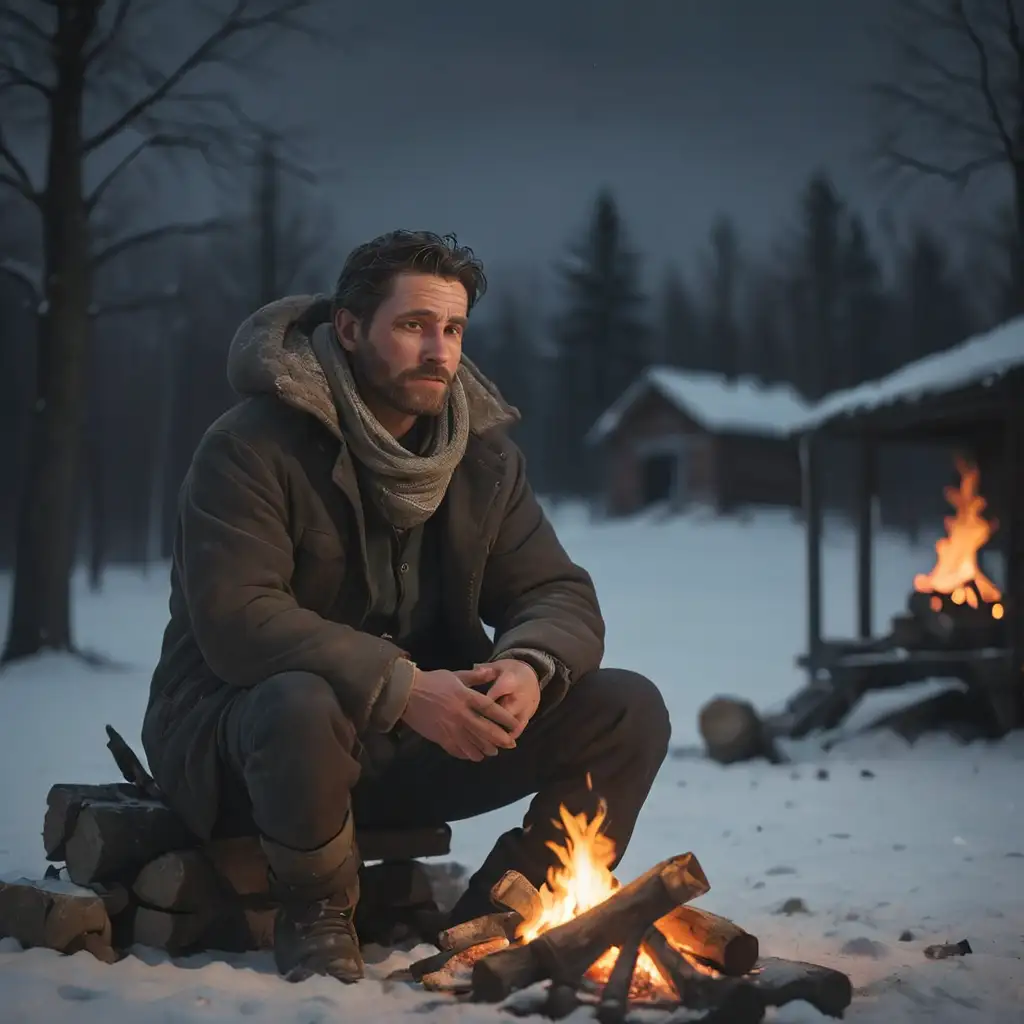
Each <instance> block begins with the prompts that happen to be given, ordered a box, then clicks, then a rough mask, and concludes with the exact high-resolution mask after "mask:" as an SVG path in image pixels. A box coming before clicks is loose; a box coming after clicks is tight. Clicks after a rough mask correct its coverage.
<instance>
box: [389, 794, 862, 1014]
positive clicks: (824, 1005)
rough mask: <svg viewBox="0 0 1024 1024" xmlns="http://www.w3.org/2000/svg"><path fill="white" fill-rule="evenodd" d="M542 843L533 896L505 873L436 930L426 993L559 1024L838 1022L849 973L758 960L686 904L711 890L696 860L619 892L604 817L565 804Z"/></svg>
mask: <svg viewBox="0 0 1024 1024" xmlns="http://www.w3.org/2000/svg"><path fill="white" fill-rule="evenodd" d="M560 812H561V820H560V821H559V822H557V823H556V824H557V826H558V827H559V828H560V829H561V831H562V833H563V834H564V836H565V839H564V843H563V844H562V845H559V844H557V843H552V844H550V846H551V849H552V851H553V852H554V853H555V854H556V856H557V857H558V864H557V865H556V866H555V867H553V868H552V869H551V871H549V873H548V878H547V881H546V883H545V884H544V886H542V887H541V889H539V890H538V889H536V888H535V887H534V886H533V885H531V884H530V882H529V881H528V880H527V879H526V878H524V877H523V876H522V875H520V874H519V873H518V872H514V871H512V872H508V873H507V874H506V875H505V876H504V877H503V878H502V879H501V880H500V881H499V882H498V884H497V885H496V886H495V887H494V889H493V890H492V892H491V896H492V900H493V902H494V903H495V906H496V908H500V909H496V910H495V912H494V913H492V914H488V915H486V916H485V917H480V918H476V919H474V920H472V921H468V922H466V923H464V924H460V925H457V926H455V927H453V928H451V929H449V930H448V931H446V932H442V933H441V935H440V936H439V939H438V944H439V946H440V949H441V952H439V953H437V954H435V955H434V956H431V957H428V958H427V959H425V960H421V961H419V962H418V963H416V964H413V965H412V967H411V968H410V969H409V974H410V976H411V978H412V979H413V980H414V981H417V982H419V983H421V984H422V985H423V986H424V987H425V988H427V989H430V990H433V991H438V992H445V993H448V994H454V995H457V996H461V997H465V998H469V999H472V1000H474V1001H478V1002H488V1003H503V1007H504V1009H506V1010H508V1012H510V1013H513V1014H519V1015H526V1014H532V1013H543V1014H545V1015H546V1016H548V1017H550V1018H552V1019H560V1018H562V1017H564V1016H567V1015H568V1014H569V1013H571V1012H572V1011H573V1010H574V1009H575V1008H576V1007H577V1006H580V1005H581V1004H586V1003H589V1004H591V1005H595V1006H596V1008H597V1015H598V1019H599V1020H600V1021H601V1024H618V1022H621V1021H622V1020H624V1019H625V1016H626V1014H627V1013H629V1012H630V1010H631V1009H633V1008H636V1007H645V1008H650V1009H665V1010H674V1009H675V1008H677V1007H680V1006H682V1007H685V1008H687V1009H688V1010H694V1011H704V1014H703V1016H702V1017H701V1018H700V1019H702V1020H706V1021H708V1022H710V1021H719V1020H720V1021H730V1022H732V1024H748V1022H757V1021H760V1020H762V1019H763V1017H764V1014H765V1010H766V1008H767V1007H768V1006H778V1005H782V1004H783V1003H786V1002H790V1001H793V1000H797V999H801V1000H806V1001H808V1002H810V1003H812V1004H813V1005H815V1006H816V1007H817V1008H818V1009H819V1010H820V1011H821V1012H823V1013H826V1014H829V1015H831V1016H836V1017H838V1016H842V1013H843V1011H844V1010H845V1009H846V1007H847V1006H848V1005H849V1003H850V1000H851V998H852V988H851V985H850V981H849V979H848V978H847V977H846V975H844V974H842V973H840V972H838V971H834V970H831V969H829V968H826V967H820V966H817V965H814V964H805V963H798V962H795V961H787V960H780V959H773V958H768V959H762V958H759V952H760V951H759V945H758V941H757V939H756V938H755V937H754V936H753V935H750V934H748V933H747V932H746V931H744V930H743V929H742V928H740V927H739V926H738V925H736V924H734V923H733V922H732V921H729V920H727V919H725V918H723V917H719V916H717V915H715V914H712V913H710V912H708V911H705V910H700V909H697V908H694V907H690V906H687V904H688V903H689V902H690V901H691V900H693V899H696V898H698V897H700V896H702V895H704V894H705V893H707V892H708V890H709V889H710V885H709V883H708V880H707V878H706V876H705V874H704V871H703V869H702V868H701V866H700V864H699V863H698V861H697V858H696V857H695V856H694V855H693V854H692V853H686V854H682V855H680V856H676V857H671V858H669V859H667V860H664V861H662V862H661V863H659V864H656V865H655V866H654V867H652V868H651V869H649V870H648V871H646V872H645V873H644V874H642V875H641V876H640V877H639V878H637V879H636V880H635V881H633V882H630V883H629V884H628V885H625V886H621V885H619V883H618V882H617V881H616V879H615V877H614V876H613V874H612V872H611V868H610V865H611V864H612V863H613V862H614V859H615V849H614V846H613V844H612V842H611V840H610V839H609V838H608V837H607V836H605V835H604V834H603V832H602V831H601V828H602V825H603V823H604V820H605V815H606V808H605V806H604V804H603V803H602V804H601V806H600V807H599V810H598V813H597V814H596V816H595V817H594V818H593V819H590V820H588V819H587V817H586V816H585V815H572V814H570V813H569V812H568V811H567V810H566V809H565V808H564V807H563V808H561V809H560Z"/></svg>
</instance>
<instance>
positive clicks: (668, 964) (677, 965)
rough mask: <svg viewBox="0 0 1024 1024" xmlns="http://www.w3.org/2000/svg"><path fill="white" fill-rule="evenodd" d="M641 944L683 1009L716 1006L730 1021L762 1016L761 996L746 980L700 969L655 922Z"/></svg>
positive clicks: (754, 1019) (740, 1023) (736, 1023)
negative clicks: (669, 984) (720, 976)
mask: <svg viewBox="0 0 1024 1024" xmlns="http://www.w3.org/2000/svg"><path fill="white" fill-rule="evenodd" d="M643 946H644V949H645V951H646V952H647V954H648V955H649V956H650V957H651V959H652V960H653V961H654V962H655V963H656V964H657V966H658V970H659V971H660V972H661V973H662V975H663V976H664V977H666V978H667V979H668V980H669V981H670V982H671V983H672V987H673V988H674V989H675V990H676V994H677V995H678V997H679V1002H680V1003H681V1004H682V1005H683V1006H685V1007H686V1008H687V1009H690V1010H711V1009H715V1010H719V1011H720V1012H721V1014H722V1017H723V1019H725V1020H728V1021H730V1022H733V1024H747V1022H748V1021H750V1022H754V1024H756V1022H757V1021H760V1020H761V1019H762V1018H763V1017H764V1010H765V1002H764V999H763V998H762V997H761V995H760V993H758V991H757V990H756V989H755V988H754V987H753V986H752V985H751V984H750V983H749V982H748V981H746V980H745V979H739V978H719V977H715V976H714V975H711V974H703V973H701V972H700V971H698V970H697V968H696V967H694V966H693V965H692V964H691V963H690V962H689V961H688V960H687V959H686V957H685V956H683V954H682V953H680V952H679V951H678V950H677V949H676V948H675V947H674V946H673V945H672V944H671V943H670V942H669V941H668V939H667V938H665V936H664V935H663V934H662V933H661V931H660V930H659V929H658V927H657V926H655V927H652V928H651V929H650V930H649V931H648V932H647V934H646V935H645V936H644V940H643Z"/></svg>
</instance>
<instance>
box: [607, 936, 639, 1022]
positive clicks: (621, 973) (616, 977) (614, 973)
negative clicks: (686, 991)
mask: <svg viewBox="0 0 1024 1024" xmlns="http://www.w3.org/2000/svg"><path fill="white" fill-rule="evenodd" d="M646 930H647V929H646V928H638V929H637V930H636V931H635V932H634V933H633V934H632V935H631V936H630V937H629V938H628V939H627V940H626V941H625V942H624V943H623V944H622V947H621V948H620V949H619V955H618V956H617V957H616V958H615V966H614V967H613V968H612V970H611V974H609V975H608V980H607V982H605V986H604V991H603V992H602V993H601V1001H600V1003H598V1006H597V1019H598V1020H599V1021H600V1022H601V1024H621V1022H622V1021H624V1020H625V1019H626V1014H627V1013H628V1012H629V990H630V987H631V986H632V984H633V972H634V971H635V970H636V961H637V957H639V956H640V946H641V944H642V943H643V939H644V932H645V931H646Z"/></svg>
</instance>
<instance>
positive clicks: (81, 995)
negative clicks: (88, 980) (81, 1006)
mask: <svg viewBox="0 0 1024 1024" xmlns="http://www.w3.org/2000/svg"><path fill="white" fill-rule="evenodd" d="M57 995H59V996H60V997H61V999H66V1000H67V1001H68V1002H70V1003H88V1002H91V1001H92V1000H93V999H102V998H103V995H104V993H102V992H100V991H99V989H95V988H84V987H83V986H81V985H58V986H57Z"/></svg>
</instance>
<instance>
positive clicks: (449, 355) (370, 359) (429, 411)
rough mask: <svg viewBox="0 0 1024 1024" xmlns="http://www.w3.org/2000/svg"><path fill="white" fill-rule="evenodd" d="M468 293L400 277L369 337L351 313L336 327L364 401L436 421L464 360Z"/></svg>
mask: <svg viewBox="0 0 1024 1024" xmlns="http://www.w3.org/2000/svg"><path fill="white" fill-rule="evenodd" d="M468 305H469V301H468V296H467V295H466V289H465V288H464V287H463V285H462V284H461V283H460V282H458V281H449V280H446V279H445V278H443V277H435V276H434V275H433V274H411V273H409V274H399V275H398V276H397V277H396V278H395V279H394V281H393V282H392V288H391V294H390V295H389V296H388V298H386V299H385V300H384V301H383V302H382V303H381V305H380V307H379V308H378V309H377V312H376V313H375V314H374V317H373V320H372V322H371V323H370V324H369V327H368V329H367V330H366V331H364V330H363V329H362V328H361V327H360V325H359V322H358V321H357V320H356V319H355V317H353V316H352V314H351V313H349V312H348V311H347V310H339V311H338V313H337V315H336V317H335V321H334V326H335V328H336V330H337V332H338V337H339V339H340V341H341V344H342V346H343V347H344V348H345V349H346V351H347V352H348V353H349V354H350V356H351V358H352V365H353V370H354V372H355V376H356V381H357V383H358V385H359V389H360V392H361V393H362V396H363V399H364V401H366V403H367V405H368V406H369V407H370V409H371V410H372V411H373V412H374V413H375V414H377V415H378V418H382V417H381V414H382V413H384V414H388V413H391V414H398V415H400V416H403V417H407V416H412V417H415V416H437V415H438V414H440V413H441V411H442V410H443V409H444V407H445V402H446V401H447V399H448V391H449V388H450V387H451V383H452V380H453V379H454V377H455V372H456V371H457V370H458V368H459V361H460V360H461V358H462V335H463V332H464V331H465V328H466V318H467V310H468Z"/></svg>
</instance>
